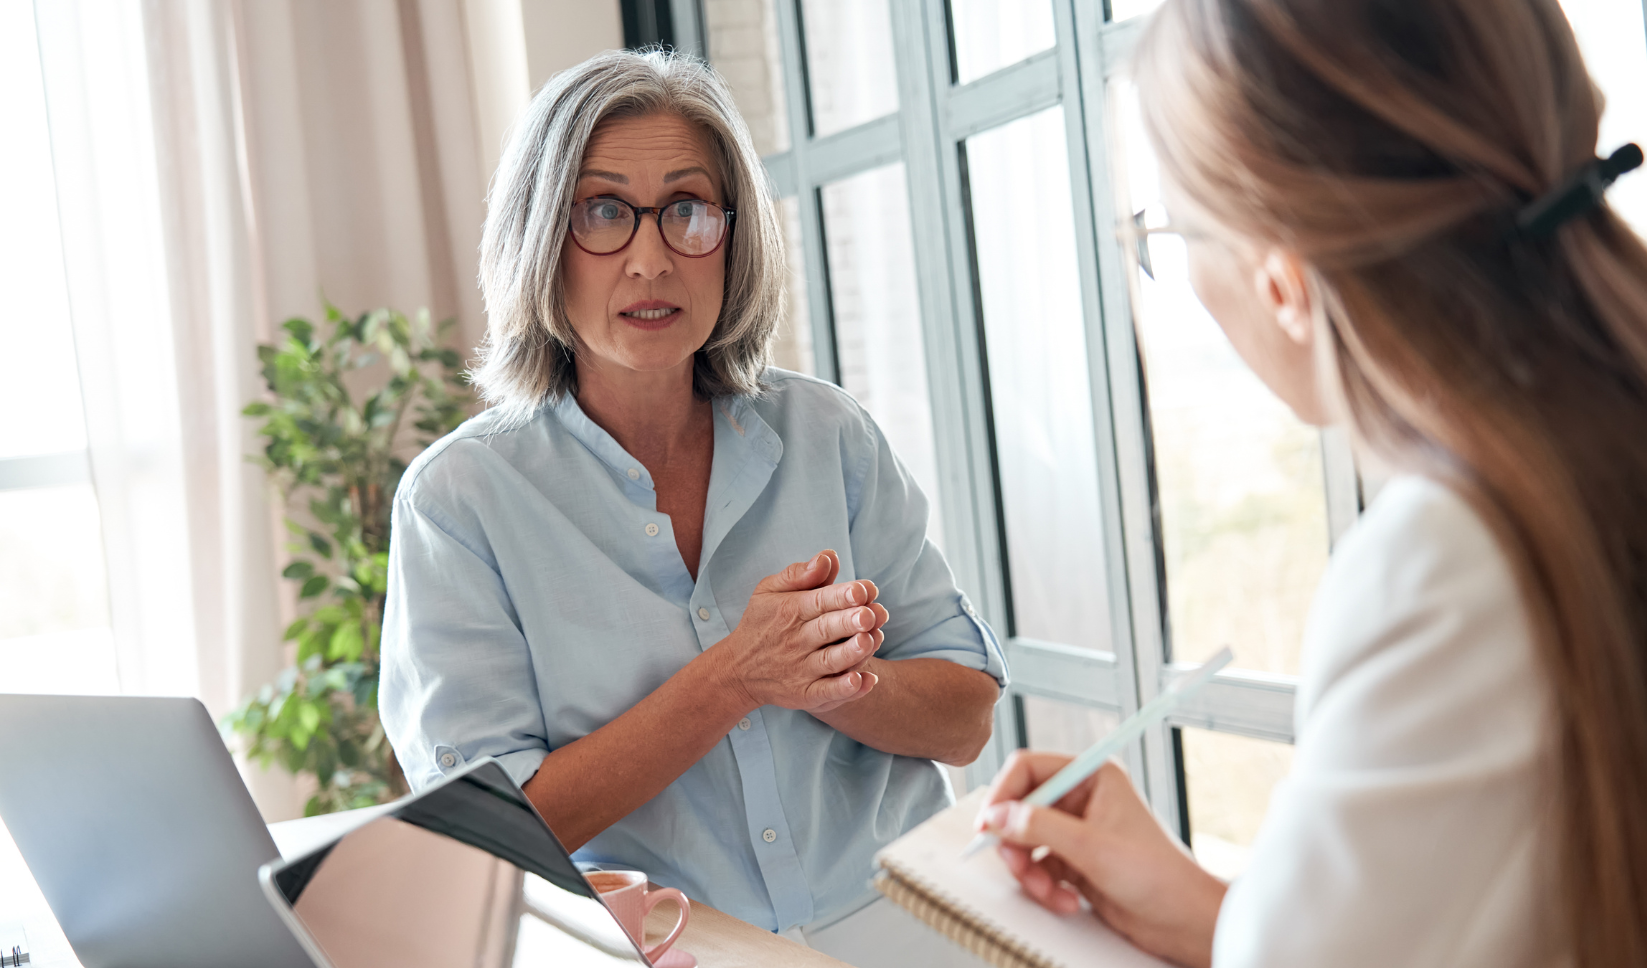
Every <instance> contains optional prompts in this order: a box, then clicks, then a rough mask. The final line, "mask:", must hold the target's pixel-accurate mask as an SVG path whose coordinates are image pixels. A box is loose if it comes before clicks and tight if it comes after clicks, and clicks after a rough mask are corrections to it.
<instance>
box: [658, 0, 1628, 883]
mask: <svg viewBox="0 0 1647 968" xmlns="http://www.w3.org/2000/svg"><path fill="white" fill-rule="evenodd" d="M1158 4H1159V0H1108V2H1107V3H1104V2H1090V0H1012V2H1004V0H947V2H945V0H909V2H907V3H905V2H891V0H838V2H837V0H828V2H826V0H702V3H701V11H702V17H703V19H702V21H701V23H699V24H698V25H697V27H696V28H695V30H694V32H693V36H694V37H702V38H704V39H705V41H706V44H707V51H706V53H707V56H708V57H709V59H710V60H711V61H712V62H713V63H715V64H716V65H717V66H718V67H720V68H721V69H722V70H723V72H725V73H726V74H727V76H728V77H729V78H730V79H731V81H732V83H733V86H734V88H735V93H736V96H737V98H738V102H739V106H740V108H741V109H742V110H743V111H744V113H745V115H746V117H747V118H748V120H749V123H750V127H751V129H752V130H753V131H754V132H755V134H756V137H757V140H758V141H760V148H761V150H762V151H763V152H764V153H766V162H767V167H768V169H769V171H770V172H771V174H772V177H773V179H774V182H775V183H776V184H777V185H778V187H779V191H780V192H781V193H782V194H783V195H784V197H785V200H784V206H785V207H784V212H785V215H786V218H787V221H788V224H789V231H790V240H791V246H792V249H791V260H792V267H791V270H792V273H791V285H790V299H789V306H790V309H789V313H788V317H787V319H786V320H785V322H784V325H783V327H782V328H781V334H782V335H781V338H780V347H779V359H780V360H782V361H785V363H786V365H791V366H798V367H801V368H805V369H808V370H809V371H811V372H813V373H816V374H817V375H820V376H823V377H825V378H827V379H832V380H835V381H837V382H839V383H840V384H841V385H842V386H844V387H846V388H847V389H848V390H850V391H851V392H852V393H853V394H855V395H856V396H857V397H858V398H859V399H860V400H861V401H862V402H863V403H864V405H865V406H866V407H867V408H868V409H869V410H870V411H871V412H872V413H873V414H874V415H875V417H876V419H877V420H879V421H880V422H881V423H882V424H883V425H885V426H886V428H887V434H888V436H889V437H890V438H891V439H892V441H893V443H894V446H895V447H897V449H898V451H899V453H900V455H901V456H902V457H903V459H904V460H905V461H906V462H907V463H908V464H909V465H910V467H911V469H912V471H913V472H914V474H915V477H916V479H917V480H918V481H919V482H920V483H921V485H922V487H923V488H926V489H927V490H928V493H929V494H930V495H931V496H932V498H933V501H934V519H933V521H932V522H931V532H932V535H933V538H934V540H937V541H939V542H940V544H941V545H942V547H943V548H944V551H945V554H946V555H947V556H948V558H949V560H950V563H951V565H952V566H953V568H954V569H955V572H956V575H957V578H958V580H959V581H960V583H961V585H962V586H963V587H964V588H965V589H966V591H967V592H968V593H969V595H970V596H971V597H972V598H973V600H974V601H976V602H977V603H978V604H979V606H980V608H981V609H982V610H983V611H984V613H985V614H986V615H987V617H988V618H989V620H990V621H991V622H992V623H993V624H994V626H995V628H996V629H997V630H998V631H1000V632H1001V633H1002V634H1003V637H1004V638H1005V639H1006V641H1007V643H1008V657H1009V659H1010V661H1011V663H1012V674H1013V687H1012V690H1011V696H1010V697H1009V699H1010V701H1008V702H1004V703H1002V705H1001V707H1000V710H999V714H998V718H997V729H996V742H995V743H994V744H993V746H992V747H991V749H990V750H989V751H988V753H987V754H986V755H985V756H984V757H983V759H982V760H980V762H979V763H978V764H977V765H976V766H975V767H974V768H972V769H971V770H970V771H969V775H968V777H967V779H968V780H970V781H971V782H979V781H981V780H983V779H985V778H987V777H988V776H989V775H990V774H991V773H992V772H993V771H994V770H995V768H996V766H997V765H998V764H999V762H1000V759H1001V758H1002V757H1003V756H1004V755H1005V754H1006V752H1007V751H1009V750H1010V749H1012V748H1013V747H1015V746H1020V745H1028V744H1033V745H1035V746H1037V747H1043V748H1051V749H1063V750H1069V751H1075V750H1078V749H1080V748H1082V747H1084V746H1085V745H1086V744H1088V743H1090V742H1091V741H1092V740H1093V739H1094V738H1096V737H1097V736H1098V735H1099V734H1101V733H1102V732H1103V731H1105V730H1107V729H1109V728H1111V727H1112V726H1113V725H1114V724H1115V723H1116V722H1117V721H1118V719H1119V718H1120V717H1122V716H1125V715H1127V714H1129V713H1131V712H1132V711H1133V710H1135V709H1137V708H1138V706H1139V705H1140V704H1141V703H1144V702H1147V701H1148V700H1149V699H1150V698H1151V697H1153V696H1154V695H1155V694H1156V693H1157V692H1159V690H1160V689H1161V688H1162V685H1163V683H1165V682H1167V681H1170V679H1171V677H1172V676H1173V675H1175V674H1176V673H1177V671H1178V668H1177V667H1179V666H1180V665H1183V666H1193V665H1194V664H1197V663H1199V662H1201V661H1202V660H1204V659H1205V658H1206V657H1207V656H1208V655H1210V654H1211V653H1212V652H1214V651H1215V650H1217V649H1218V648H1219V647H1220V646H1223V645H1226V644H1227V645H1230V646H1231V647H1232V648H1233V649H1234V650H1235V653H1236V656H1237V663H1236V665H1235V666H1234V667H1232V668H1231V669H1229V670H1226V671H1225V672H1224V673H1222V674H1220V675H1219V677H1218V678H1217V680H1216V681H1215V683H1214V685H1213V686H1212V687H1211V688H1210V689H1208V690H1207V691H1206V692H1205V693H1203V694H1202V696H1201V697H1200V698H1199V699H1198V700H1197V701H1196V702H1195V704H1194V707H1193V708H1190V709H1184V710H1181V711H1180V713H1179V714H1178V715H1177V716H1176V717H1175V718H1174V719H1173V721H1172V722H1169V723H1167V724H1164V725H1163V726H1161V727H1159V728H1157V729H1155V730H1153V731H1151V732H1150V733H1148V734H1147V735H1146V736H1145V737H1144V738H1143V739H1142V740H1141V741H1140V743H1139V744H1138V745H1137V746H1136V747H1135V748H1134V749H1133V750H1132V751H1131V752H1130V754H1129V758H1130V761H1131V765H1132V768H1133V772H1134V775H1135V776H1136V777H1138V779H1139V780H1140V782H1141V784H1142V786H1143V787H1144V789H1145V791H1146V793H1147V794H1148V795H1149V797H1150V800H1151V802H1152V804H1153V805H1154V807H1155V809H1156V810H1157V812H1158V813H1159V814H1160V815H1161V816H1162V817H1163V818H1164V819H1167V820H1168V821H1169V822H1170V823H1172V824H1173V825H1174V826H1176V827H1178V828H1179V829H1180V830H1181V831H1182V832H1183V833H1184V834H1185V835H1186V837H1187V838H1188V839H1189V840H1190V842H1191V843H1192V845H1193V847H1194V849H1195V851H1196V853H1197V855H1198V856H1199V857H1200V859H1201V860H1202V861H1203V863H1205V864H1207V866H1208V867H1210V868H1211V869H1213V870H1215V871H1217V872H1219V873H1222V874H1226V875H1230V874H1235V873H1237V872H1239V871H1240V869H1241V867H1242V865H1243V864H1244V863H1245V859H1246V853H1247V851H1248V849H1249V848H1250V845H1251V843H1252V838H1253V836H1254V834H1255V833H1256V830H1257V826H1258V823H1259V821H1260V820H1261V818H1262V817H1263V815H1264V812H1265V810H1266V808H1267V805H1268V800H1269V795H1270V791H1271V789H1272V788H1273V786H1274V784H1275V783H1276V782H1277V781H1278V780H1279V778H1280V777H1281V776H1283V775H1285V773H1286V771H1287V769H1288V767H1289V766H1290V763H1291V752H1292V751H1291V747H1290V746H1289V745H1288V744H1290V742H1291V740H1292V738H1293V736H1292V730H1293V726H1292V699H1293V692H1294V688H1295V684H1296V676H1297V674H1298V670H1299V650H1300V647H1301V642H1302V632H1303V617H1304V615H1305V612H1306V610H1307V607H1308V604H1309V601H1310V598H1311V596H1312V594H1313V591H1314V588H1315V585H1316V583H1317V581H1318V580H1319V578H1320V576H1321V573H1322V570H1323V568H1324V567H1325V565H1326V561H1327V556H1328V554H1329V553H1330V551H1331V547H1332V543H1333V541H1334V540H1335V539H1336V538H1337V536H1338V535H1340V534H1341V533H1342V532H1343V531H1344V529H1345V528H1347V527H1348V526H1349V525H1350V524H1351V523H1353V521H1354V519H1355V517H1356V515H1357V514H1358V513H1359V511H1360V508H1361V504H1362V500H1363V496H1364V495H1363V482H1362V481H1361V480H1360V478H1359V477H1358V475H1357V472H1356V468H1355V467H1354V466H1353V463H1352V461H1351V458H1350V455H1349V452H1348V448H1347V446H1346V445H1345V443H1344V441H1343V440H1342V439H1340V438H1339V437H1338V436H1337V435H1335V434H1333V433H1327V434H1323V433H1320V432H1318V431H1315V430H1313V429H1312V428H1309V427H1306V426H1304V425H1303V424H1301V423H1300V422H1299V421H1298V420H1297V419H1296V418H1295V417H1294V416H1293V415H1292V413H1291V412H1290V411H1289V410H1288V409H1287V408H1286V407H1285V406H1284V405H1282V404H1281V403H1280V402H1279V401H1277V400H1276V399H1275V398H1274V397H1273V396H1271V395H1270V394H1269V392H1268V391H1267V390H1265V388H1264V387H1263V386H1262V385H1261V384H1260V383H1259V382H1258V380H1257V379H1256V378H1255V377H1254V376H1252V374H1251V373H1249V372H1248V371H1247V369H1246V367H1245V366H1243V365H1242V364H1241V362H1240V360H1239V359H1238V358H1237V357H1236V355H1235V353H1234V351H1233V349H1231V347H1230V346H1229V343H1228V342H1227V341H1226V340H1225V339H1224V337H1223V335H1222V333H1221V332H1220V330H1219V329H1218V327H1217V325H1216V324H1215V323H1214V322H1213V321H1212V320H1211V319H1210V318H1209V317H1208V316H1207V314H1206V312H1205V311H1204V310H1203V309H1202V308H1201V306H1200V305H1199V303H1198V302H1197V301H1196V299H1195V298H1194V296H1193V294H1192V293H1191V291H1190V289H1189V286H1188V284H1187V281H1186V279H1185V275H1184V255H1183V251H1182V248H1181V246H1180V247H1179V248H1177V249H1176V250H1175V249H1174V248H1173V247H1172V245H1171V244H1170V242H1169V241H1163V239H1164V238H1170V237H1155V239H1156V241H1154V242H1152V248H1151V254H1152V257H1153V269H1154V272H1153V276H1152V277H1151V276H1145V275H1143V274H1141V273H1138V272H1137V271H1136V269H1135V266H1134V265H1133V262H1132V261H1131V259H1130V257H1129V256H1127V255H1126V254H1125V253H1123V251H1122V247H1121V245H1120V243H1119V242H1118V241H1117V236H1116V233H1115V231H1114V227H1115V226H1116V225H1117V224H1119V223H1120V220H1122V219H1125V218H1130V217H1131V216H1132V214H1133V213H1134V212H1136V211H1139V210H1149V209H1150V208H1151V207H1152V206H1154V205H1155V204H1156V203H1157V202H1158V201H1159V200H1158V198H1157V193H1158V186H1157V184H1156V166H1155V162H1154V160H1153V158H1151V156H1150V152H1149V147H1148V145H1147V144H1146V143H1145V140H1144V137H1143V135H1142V131H1141V127H1140V124H1139V120H1138V114H1137V106H1136V98H1135V96H1134V93H1133V91H1132V90H1131V88H1130V85H1129V83H1128V81H1127V80H1126V78H1125V76H1124V74H1123V71H1122V67H1123V66H1124V64H1125V59H1126V56H1127V53H1128V51H1129V50H1130V48H1131V46H1132V44H1133V43H1134V41H1135V39H1136V37H1137V35H1138V32H1139V29H1140V28H1141V26H1142V23H1143V15H1144V14H1147V13H1148V12H1149V11H1151V10H1153V9H1154V8H1155V7H1156V6H1157V5H1158ZM691 6H692V5H691V4H690V3H677V4H676V9H677V10H683V9H689V8H690V7H691ZM1569 8H1570V12H1571V15H1572V16H1573V18H1574V25H1575V28H1576V29H1577V31H1578V34H1579V40H1580V44H1581V46H1583V47H1584V49H1585V51H1586V55H1587V56H1588V57H1589V58H1590V65H1591V68H1592V70H1593V71H1594V72H1595V74H1596V76H1597V77H1598V79H1599V81H1600V83H1601V86H1602V88H1603V89H1604V90H1605V91H1607V92H1609V94H1610V95H1611V106H1610V107H1609V110H1608V113H1607V116H1606V118H1605V120H1604V124H1603V132H1602V141H1603V147H1604V148H1607V149H1610V148H1611V147H1612V146H1614V145H1616V144H1617V143H1619V142H1621V141H1625V140H1631V139H1638V140H1639V139H1643V138H1644V137H1647V130H1644V129H1647V108H1643V106H1642V105H1643V102H1642V101H1641V99H1640V98H1639V97H1636V96H1635V92H1638V91H1640V90H1641V87H1642V85H1643V84H1647V34H1644V31H1643V28H1642V8H1641V4H1640V2H1639V0H1584V2H1583V3H1577V2H1570V3H1569ZM1643 200H1647V181H1643V182H1642V183H1641V184H1639V185H1627V186H1626V185H1621V187H1620V189H1619V190H1618V191H1617V192H1616V194H1615V203H1616V204H1618V205H1619V206H1620V208H1621V209H1623V210H1624V211H1625V212H1626V214H1627V215H1634V214H1636V213H1638V212H1639V213H1640V214H1641V215H1643V216H1647V201H1643ZM1372 484H1373V482H1367V484H1366V486H1367V487H1368V488H1369V489H1370V488H1371V486H1372Z"/></svg>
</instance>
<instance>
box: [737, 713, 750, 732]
mask: <svg viewBox="0 0 1647 968" xmlns="http://www.w3.org/2000/svg"><path fill="white" fill-rule="evenodd" d="M738 728H739V729H748V728H749V717H748V716H745V717H744V718H742V719H740V720H738Z"/></svg>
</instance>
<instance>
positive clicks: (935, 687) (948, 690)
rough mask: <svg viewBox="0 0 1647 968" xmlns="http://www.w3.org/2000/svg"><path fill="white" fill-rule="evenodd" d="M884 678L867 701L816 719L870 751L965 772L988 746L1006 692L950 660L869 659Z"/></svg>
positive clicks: (871, 668)
mask: <svg viewBox="0 0 1647 968" xmlns="http://www.w3.org/2000/svg"><path fill="white" fill-rule="evenodd" d="M866 668H867V671H869V672H873V673H875V675H877V676H879V677H880V681H879V682H878V683H877V684H876V686H875V688H874V690H873V691H871V692H870V693H869V695H867V696H865V697H863V698H862V699H857V700H854V701H852V702H849V703H847V704H845V705H843V706H838V707H836V708H835V709H831V710H830V711H828V712H824V713H813V714H812V715H814V716H816V717H817V718H818V719H820V720H822V721H823V722H825V723H828V724H829V725H831V726H833V727H835V728H836V729H838V730H840V731H841V732H843V733H845V734H846V735H848V736H850V737H852V738H853V739H855V740H857V741H858V742H860V743H863V744H864V745H865V746H872V747H874V748H875V749H878V750H880V751H882V752H883V753H894V754H897V755H899V756H919V757H924V758H927V759H933V760H937V761H939V762H941V763H949V764H951V765H953V766H965V765H966V764H968V763H971V762H972V761H973V760H975V759H977V758H978V754H979V752H981V751H982V750H983V748H984V744H985V743H987V742H989V734H990V730H991V728H992V726H993V711H994V708H995V700H996V699H997V698H998V697H999V696H1000V693H1001V687H1000V685H999V684H998V683H997V682H996V681H995V677H994V676H991V675H990V674H989V673H987V672H979V671H978V670H976V669H968V668H966V667H965V666H962V665H957V664H956V663H954V662H950V661H949V660H947V659H898V660H887V659H870V660H869V663H868V666H867V667H866Z"/></svg>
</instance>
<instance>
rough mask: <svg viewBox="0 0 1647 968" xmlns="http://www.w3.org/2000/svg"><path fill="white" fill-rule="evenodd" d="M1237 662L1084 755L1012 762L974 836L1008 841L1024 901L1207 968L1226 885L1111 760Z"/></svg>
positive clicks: (1029, 754)
mask: <svg viewBox="0 0 1647 968" xmlns="http://www.w3.org/2000/svg"><path fill="white" fill-rule="evenodd" d="M1231 658H1232V656H1230V655H1229V652H1228V650H1227V649H1226V650H1224V651H1223V652H1221V653H1220V654H1219V655H1218V656H1215V657H1214V659H1213V660H1212V661H1210V662H1208V663H1207V664H1206V665H1204V666H1202V667H1201V668H1200V669H1198V670H1196V671H1195V672H1193V673H1190V674H1188V675H1186V676H1184V677H1182V678H1181V679H1180V680H1179V681H1178V682H1176V683H1174V684H1173V687H1169V689H1168V690H1167V691H1165V692H1163V693H1162V694H1161V695H1160V696H1158V697H1157V698H1156V700H1155V701H1154V702H1152V703H1149V704H1147V705H1146V706H1145V707H1144V708H1143V709H1140V710H1139V711H1138V713H1137V714H1136V715H1135V716H1134V717H1132V718H1131V719H1129V720H1128V721H1127V722H1125V723H1123V724H1122V725H1121V726H1120V727H1118V728H1117V729H1116V730H1115V731H1114V732H1113V733H1111V734H1110V735H1109V736H1108V737H1106V738H1105V739H1104V740H1102V741H1100V742H1099V743H1098V744H1095V745H1094V746H1093V747H1092V748H1091V749H1089V750H1087V751H1086V752H1085V753H1083V754H1082V755H1081V756H1079V757H1070V756H1065V755H1062V754H1056V753H1037V752H1033V751H1029V750H1020V751H1018V752H1017V753H1014V754H1013V756H1012V757H1011V758H1010V759H1009V760H1008V761H1007V764H1006V766H1005V767H1004V768H1003V769H1002V770H1001V773H1000V774H999V775H998V776H997V777H996V778H995V782H994V783H993V784H992V785H991V787H990V791H989V795H988V796H987V797H986V798H985V801H984V807H983V809H982V810H981V811H980V812H979V815H978V829H979V830H980V831H981V834H980V838H982V837H985V836H987V837H989V838H990V839H991V840H996V841H997V842H998V843H1000V852H1001V857H1002V860H1003V861H1004V862H1005V863H1006V865H1007V868H1008V870H1010V871H1011V872H1012V874H1013V876H1014V877H1016V878H1017V879H1018V882H1019V884H1020V885H1021V886H1022V888H1023V891H1024V893H1025V894H1027V895H1029V896H1030V897H1031V898H1033V899H1034V900H1035V901H1037V902H1038V903H1040V904H1041V905H1042V906H1044V907H1046V908H1048V909H1049V910H1052V911H1054V912H1056V913H1059V914H1075V913H1076V912H1078V911H1080V909H1081V907H1082V904H1081V900H1082V898H1085V899H1086V901H1087V903H1088V904H1090V905H1091V906H1092V910H1093V913H1095V914H1097V915H1098V916H1099V917H1101V918H1103V919H1104V921H1105V922H1106V923H1108V924H1109V925H1110V926H1111V927H1112V928H1114V929H1115V930H1117V931H1119V932H1120V933H1121V934H1123V935H1125V936H1126V937H1127V938H1128V939H1129V940H1131V941H1132V942H1133V944H1135V945H1137V946H1138V947H1140V948H1142V949H1144V950H1145V951H1150V952H1153V953H1155V954H1158V955H1161V956H1164V957H1167V958H1169V959H1171V960H1173V961H1175V962H1177V963H1179V964H1184V965H1200V964H1206V963H1207V962H1208V960H1209V959H1210V953H1211V950H1212V937H1211V930H1212V926H1213V925H1214V924H1215V923H1216V921H1217V915H1218V908H1219V905H1220V904H1221V903H1222V902H1223V897H1224V890H1225V885H1224V883H1223V882H1222V881H1220V880H1218V879H1217V878H1216V877H1213V876H1212V875H1211V874H1208V873H1207V872H1206V871H1204V870H1202V869H1201V868H1200V866H1199V865H1197V864H1196V862H1195V860H1194V858H1192V857H1191V856H1189V853H1188V852H1187V851H1186V850H1185V849H1184V848H1183V846H1182V845H1180V844H1179V843H1178V840H1177V838H1175V837H1173V836H1172V834H1170V833H1168V832H1167V831H1166V830H1165V829H1164V828H1163V827H1162V826H1161V823H1160V821H1159V820H1157V818H1156V817H1155V815H1154V813H1152V812H1151V811H1150V808H1149V806H1148V804H1146V803H1145V802H1144V800H1143V798H1142V797H1140V796H1139V795H1138V791H1137V790H1136V789H1135V788H1134V787H1133V785H1132V781H1131V779H1130V778H1129V777H1128V776H1127V774H1126V771H1125V770H1124V769H1122V768H1121V766H1120V765H1119V764H1118V763H1115V762H1114V761H1112V760H1110V756H1111V755H1113V754H1114V753H1115V752H1117V751H1119V749H1120V748H1122V747H1123V746H1124V745H1125V744H1126V743H1127V742H1130V741H1131V739H1132V738H1136V736H1137V735H1138V734H1139V733H1141V732H1142V731H1143V729H1144V728H1145V727H1147V726H1149V725H1151V724H1153V723H1155V722H1157V721H1159V720H1160V719H1161V718H1162V717H1164V716H1165V715H1166V714H1167V713H1168V712H1170V711H1171V709H1172V708H1174V707H1176V706H1177V705H1178V704H1179V703H1180V702H1182V701H1183V700H1184V699H1185V698H1187V697H1188V696H1190V695H1192V694H1193V693H1194V691H1196V690H1197V689H1198V688H1200V687H1201V686H1204V685H1205V684H1206V683H1207V682H1208V681H1209V680H1210V679H1211V678H1212V676H1213V674H1214V673H1215V672H1216V671H1217V670H1218V669H1220V668H1222V667H1223V666H1224V665H1226V664H1228V662H1229V661H1230V659H1231ZM976 843H977V841H974V844H976ZM971 849H973V848H971V847H969V851H970V850H971Z"/></svg>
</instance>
